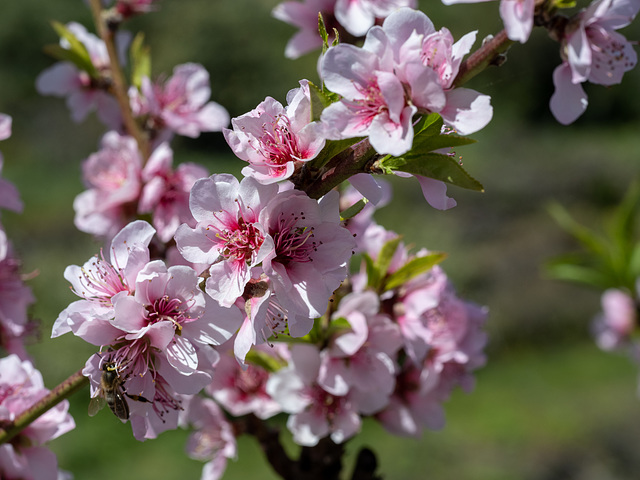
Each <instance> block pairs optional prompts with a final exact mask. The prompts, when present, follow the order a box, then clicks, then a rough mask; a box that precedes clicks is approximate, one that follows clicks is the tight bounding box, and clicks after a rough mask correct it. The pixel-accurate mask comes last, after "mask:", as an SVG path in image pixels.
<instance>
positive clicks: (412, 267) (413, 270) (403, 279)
mask: <svg viewBox="0 0 640 480" xmlns="http://www.w3.org/2000/svg"><path fill="white" fill-rule="evenodd" d="M445 258H447V254H446V253H444V252H429V253H428V254H427V255H425V256H423V257H416V258H414V259H412V260H410V261H409V262H407V264H406V265H403V266H402V267H401V268H399V269H398V270H396V271H395V272H393V273H392V274H391V275H389V276H388V277H387V279H386V281H385V284H384V290H393V289H394V288H398V287H400V286H401V285H404V284H405V283H407V282H408V281H409V280H411V279H412V278H414V277H417V276H418V275H420V274H421V273H424V272H427V271H429V270H431V269H432V268H433V267H434V266H436V265H437V264H439V263H440V262H442V261H443V260H444V259H445Z"/></svg>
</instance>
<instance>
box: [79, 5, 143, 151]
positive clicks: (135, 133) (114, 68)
mask: <svg viewBox="0 0 640 480" xmlns="http://www.w3.org/2000/svg"><path fill="white" fill-rule="evenodd" d="M90 3H91V12H92V13H93V20H94V22H95V24H96V29H97V30H98V35H100V38H101V39H102V41H103V42H104V44H105V46H106V47H107V53H108V54H109V65H110V67H111V81H112V89H111V90H112V92H111V93H113V95H114V96H115V97H116V101H117V102H118V106H119V107H120V111H121V113H122V121H123V122H124V126H125V128H126V130H127V132H128V133H129V135H131V136H132V137H133V138H135V140H136V142H137V144H138V149H139V150H140V154H141V155H142V158H143V162H146V161H147V159H148V158H149V155H150V154H151V152H150V146H149V140H148V138H147V136H146V134H145V133H144V131H143V130H142V128H140V126H139V125H138V123H137V122H136V119H135V117H134V116H133V112H132V111H131V105H130V104H129V95H128V93H127V82H126V81H125V78H124V74H123V73H122V67H121V66H120V60H119V59H118V51H117V49H116V44H115V41H114V31H113V30H112V29H111V28H109V26H108V25H107V22H106V20H105V18H104V17H103V15H102V12H103V11H102V4H101V0H90Z"/></svg>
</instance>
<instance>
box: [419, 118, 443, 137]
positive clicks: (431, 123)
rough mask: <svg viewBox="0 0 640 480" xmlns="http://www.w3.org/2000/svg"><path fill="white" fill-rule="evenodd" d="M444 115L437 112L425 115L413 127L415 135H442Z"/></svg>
mask: <svg viewBox="0 0 640 480" xmlns="http://www.w3.org/2000/svg"><path fill="white" fill-rule="evenodd" d="M442 125H444V122H443V121H442V117H441V116H440V115H438V114H437V113H430V114H429V115H423V117H422V118H421V119H420V120H419V121H418V123H416V124H415V125H414V127H413V131H414V132H415V133H414V135H415V136H418V135H420V134H422V135H440V134H441V133H442Z"/></svg>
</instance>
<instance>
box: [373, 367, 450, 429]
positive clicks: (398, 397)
mask: <svg viewBox="0 0 640 480" xmlns="http://www.w3.org/2000/svg"><path fill="white" fill-rule="evenodd" d="M376 418H377V419H378V420H379V421H380V423H382V425H383V426H384V427H385V428H386V429H387V430H388V431H389V432H390V433H393V434H395V435H401V436H411V437H416V438H418V437H420V436H421V434H422V429H423V428H424V427H426V428H429V429H431V430H440V429H442V428H443V427H444V424H445V417H444V409H443V408H442V404H441V402H440V401H439V400H438V398H437V397H436V396H435V395H434V394H433V392H432V385H431V382H430V379H429V381H426V378H425V377H424V376H423V375H422V369H421V368H419V367H417V366H416V365H415V364H414V363H413V362H412V361H410V360H407V361H406V362H405V363H404V364H403V367H402V371H401V372H400V373H399V375H398V377H397V379H396V388H395V391H394V393H393V395H392V397H391V399H390V401H389V405H388V406H387V407H386V408H385V409H384V410H383V411H381V412H379V413H378V414H377V415H376Z"/></svg>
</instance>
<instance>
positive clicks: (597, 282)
mask: <svg viewBox="0 0 640 480" xmlns="http://www.w3.org/2000/svg"><path fill="white" fill-rule="evenodd" d="M546 270H547V273H548V274H549V275H550V276H551V277H553V278H555V279H557V280H564V281H568V282H577V283H584V284H587V285H591V286H593V287H596V288H599V289H600V288H609V287H611V286H612V282H611V279H610V277H609V276H607V275H605V274H603V273H602V272H600V271H598V270H596V269H595V268H592V267H587V266H582V265H571V264H569V263H557V264H555V263H549V264H547V265H546Z"/></svg>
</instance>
